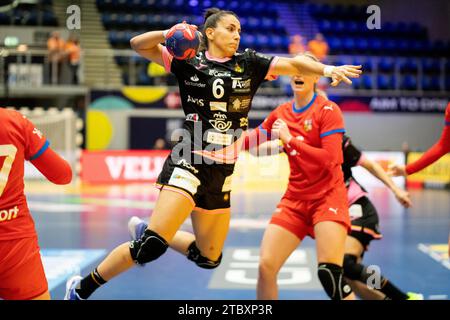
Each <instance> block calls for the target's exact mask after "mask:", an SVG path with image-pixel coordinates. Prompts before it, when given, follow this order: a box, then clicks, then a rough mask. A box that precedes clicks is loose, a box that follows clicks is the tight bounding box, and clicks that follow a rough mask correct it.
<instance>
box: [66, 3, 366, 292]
mask: <svg viewBox="0 0 450 320" xmlns="http://www.w3.org/2000/svg"><path fill="white" fill-rule="evenodd" d="M184 26H185V27H186V28H189V29H190V31H191V32H197V27H196V26H193V25H188V24H184ZM175 27H176V26H174V27H172V28H175ZM178 27H180V26H179V25H178ZM168 32H170V30H165V31H150V32H147V33H144V34H141V35H138V36H136V37H134V38H132V39H131V47H132V48H133V49H134V50H135V51H136V52H137V53H139V54H140V55H141V56H143V57H145V58H147V59H149V60H151V61H153V62H155V63H158V64H160V65H161V66H164V67H165V68H166V70H167V71H170V72H172V73H173V74H174V75H175V76H176V77H177V80H178V83H179V87H180V96H181V101H182V106H183V110H184V112H185V115H186V120H185V122H184V124H183V132H184V133H183V136H182V139H180V141H179V142H178V143H177V144H176V145H175V146H174V147H173V149H172V152H171V154H170V155H169V156H168V158H167V160H166V162H165V164H164V167H163V170H162V172H161V174H160V175H159V177H158V181H157V186H158V187H159V188H160V190H161V191H160V194H159V197H158V199H157V201H156V204H155V208H154V210H153V213H152V215H151V218H150V220H149V223H148V227H147V228H146V229H145V231H144V232H143V233H142V235H138V237H137V239H135V240H134V241H131V242H127V243H123V244H121V245H119V246H118V247H116V248H115V249H114V250H113V251H112V252H111V253H110V254H109V255H108V256H107V257H106V258H105V259H104V260H103V261H102V262H101V263H100V265H99V266H98V267H97V268H95V269H94V270H93V271H92V272H91V274H89V275H87V276H86V277H84V278H81V277H80V276H74V277H72V278H71V279H69V280H68V281H67V284H66V287H67V291H66V296H65V299H71V300H73V299H87V298H88V297H89V296H90V295H91V294H92V293H93V292H94V291H95V290H96V289H97V288H98V287H99V286H101V285H102V284H104V283H106V282H107V281H109V280H110V279H112V278H113V277H115V276H117V275H118V274H120V273H122V272H124V271H125V270H127V269H129V268H131V267H132V266H134V265H135V264H140V265H142V264H145V263H148V262H150V261H153V260H156V259H158V258H159V257H160V256H161V255H162V254H164V252H165V251H166V250H167V248H168V247H169V245H170V246H171V247H172V248H173V249H175V250H177V251H179V252H181V253H182V254H185V255H186V256H187V258H188V259H189V260H191V261H193V262H194V263H196V264H197V265H198V266H199V267H201V268H207V269H210V268H215V267H217V266H218V265H219V264H220V261H221V257H222V247H223V245H224V241H225V238H226V236H227V233H228V227H229V221H230V191H231V176H232V174H233V170H234V163H235V161H236V160H237V157H238V152H239V150H240V146H241V144H242V141H243V139H244V136H245V134H243V133H244V132H245V131H246V130H247V126H248V118H247V115H248V112H249V110H250V107H251V101H252V98H253V96H254V95H255V93H256V91H257V89H258V87H259V86H260V85H261V83H262V82H263V81H265V80H270V79H274V78H275V77H276V76H278V75H289V76H293V75H296V74H298V73H303V74H314V75H318V76H328V77H331V78H332V80H333V81H332V85H337V84H338V83H339V82H340V81H344V82H346V83H348V84H350V83H351V81H350V80H349V78H354V77H358V76H359V74H360V73H361V70H360V68H361V67H360V66H347V65H346V66H339V67H334V66H326V65H323V64H321V63H319V62H315V61H311V60H310V59H308V58H304V57H295V58H284V57H267V56H264V55H261V54H258V53H256V52H255V51H254V50H251V49H247V50H245V51H244V52H243V53H238V52H237V49H238V47H239V41H240V32H241V26H240V22H239V19H238V17H237V15H236V14H235V13H233V12H231V11H223V10H219V9H216V8H211V9H208V10H207V11H206V13H205V23H204V27H203V33H202V39H203V42H204V43H203V46H204V47H205V48H204V49H203V50H200V51H199V52H198V54H197V55H196V56H195V57H194V58H192V59H189V60H178V59H175V58H173V57H172V56H171V55H170V54H169V52H168V51H167V49H166V48H165V46H163V45H161V43H163V42H164V41H165V35H167V34H168ZM189 215H190V216H191V220H192V225H193V230H194V234H195V235H194V234H191V233H188V232H184V231H178V229H179V228H180V226H181V225H182V224H183V222H184V221H185V220H186V218H187V217H188V216H189ZM177 231H178V232H177Z"/></svg>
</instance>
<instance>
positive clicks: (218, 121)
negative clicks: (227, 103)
mask: <svg viewBox="0 0 450 320" xmlns="http://www.w3.org/2000/svg"><path fill="white" fill-rule="evenodd" d="M226 120H227V115H226V114H223V113H215V114H214V120H209V123H211V125H212V126H213V127H214V129H216V130H217V131H220V132H226V131H228V130H229V129H230V128H231V125H232V124H233V123H232V122H231V121H226Z"/></svg>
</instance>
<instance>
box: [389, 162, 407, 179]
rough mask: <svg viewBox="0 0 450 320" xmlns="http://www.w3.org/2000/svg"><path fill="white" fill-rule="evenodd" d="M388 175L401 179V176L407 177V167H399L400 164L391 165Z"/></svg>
mask: <svg viewBox="0 0 450 320" xmlns="http://www.w3.org/2000/svg"><path fill="white" fill-rule="evenodd" d="M387 173H388V175H390V176H391V177H399V176H404V177H406V170H405V166H403V165H399V164H391V165H389V167H388V171H387Z"/></svg>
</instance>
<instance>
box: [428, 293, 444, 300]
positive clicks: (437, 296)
mask: <svg viewBox="0 0 450 320" xmlns="http://www.w3.org/2000/svg"><path fill="white" fill-rule="evenodd" d="M428 299H430V300H447V299H448V296H447V295H446V294H432V295H429V296H428Z"/></svg>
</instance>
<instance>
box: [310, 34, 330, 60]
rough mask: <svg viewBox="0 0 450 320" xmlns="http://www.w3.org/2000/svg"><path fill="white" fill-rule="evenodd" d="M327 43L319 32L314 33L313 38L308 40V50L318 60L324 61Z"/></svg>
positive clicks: (326, 53)
mask: <svg viewBox="0 0 450 320" xmlns="http://www.w3.org/2000/svg"><path fill="white" fill-rule="evenodd" d="M328 49H329V48H328V43H327V42H326V40H325V38H324V37H323V35H322V34H321V33H318V34H316V36H315V37H314V39H312V40H310V41H309V42H308V51H310V52H311V53H312V54H313V55H314V56H316V57H317V58H318V59H319V60H320V61H324V60H325V58H326V57H327V55H328Z"/></svg>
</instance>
